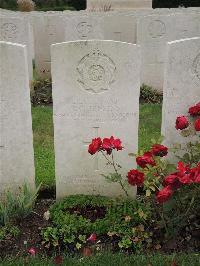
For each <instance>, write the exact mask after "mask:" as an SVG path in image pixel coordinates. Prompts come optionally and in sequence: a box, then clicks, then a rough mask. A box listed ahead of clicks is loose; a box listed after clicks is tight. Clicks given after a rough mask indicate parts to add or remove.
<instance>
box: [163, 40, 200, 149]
mask: <svg viewBox="0 0 200 266" xmlns="http://www.w3.org/2000/svg"><path fill="white" fill-rule="evenodd" d="M167 50H168V51H167V58H168V60H167V63H166V68H165V79H164V91H163V96H164V100H163V117H162V135H163V136H164V137H165V144H166V145H168V146H169V147H173V145H176V144H177V143H180V144H181V143H186V142H188V141H189V140H190V138H188V137H187V138H184V137H182V136H181V135H180V134H179V132H178V131H177V130H176V129H175V121H176V118H177V116H181V115H186V116H187V115H188V113H187V112H188V108H189V107H190V106H193V105H195V104H196V103H198V102H199V101H200V38H191V39H184V40H179V41H174V42H169V43H168V45H167Z"/></svg>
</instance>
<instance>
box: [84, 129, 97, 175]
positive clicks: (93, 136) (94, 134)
mask: <svg viewBox="0 0 200 266" xmlns="http://www.w3.org/2000/svg"><path fill="white" fill-rule="evenodd" d="M92 130H93V132H92V137H91V139H89V140H84V141H83V144H84V146H85V147H88V145H89V144H90V143H91V141H92V139H93V138H96V137H99V127H93V128H92ZM94 156H95V159H94V170H95V171H98V170H99V156H98V153H97V154H95V155H94Z"/></svg>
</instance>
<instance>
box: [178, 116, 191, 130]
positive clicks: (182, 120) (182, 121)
mask: <svg viewBox="0 0 200 266" xmlns="http://www.w3.org/2000/svg"><path fill="white" fill-rule="evenodd" d="M188 126H189V121H188V119H187V117H185V116H178V117H177V119H176V129H177V130H178V129H180V130H183V129H185V128H187V127H188Z"/></svg>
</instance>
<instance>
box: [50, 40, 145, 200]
mask: <svg viewBox="0 0 200 266" xmlns="http://www.w3.org/2000/svg"><path fill="white" fill-rule="evenodd" d="M139 76H140V53H139V48H138V47H137V46H136V45H133V44H128V43H122V42H114V41H77V42H68V43H61V44H55V45H52V79H53V101H54V130H55V131H54V134H55V135H54V138H55V155H56V187H57V198H62V197H64V196H66V195H70V194H78V193H80V194H101V195H107V196H120V195H123V191H122V190H121V188H120V186H119V185H116V184H114V185H113V184H112V185H110V184H108V183H107V182H106V181H105V179H104V177H102V176H101V173H104V174H105V173H110V172H111V171H113V170H111V169H110V168H109V167H105V164H106V160H105V159H104V158H102V156H101V155H100V154H99V155H97V156H95V155H94V156H91V155H89V154H88V152H87V149H88V145H89V143H90V141H91V140H92V138H95V137H98V136H99V137H106V136H107V137H108V136H111V135H114V136H115V137H119V138H121V140H122V142H123V145H124V147H125V149H124V150H123V151H120V152H118V153H117V154H116V159H117V161H118V162H119V163H120V164H121V165H123V174H124V177H126V174H127V171H128V170H130V169H131V168H134V167H135V163H134V161H133V158H129V156H128V154H129V153H130V152H137V147H138V119H139V118H138V117H139V90H140V89H139V88H140V78H139ZM135 193H136V191H135V189H133V188H131V189H130V195H131V196H134V195H135Z"/></svg>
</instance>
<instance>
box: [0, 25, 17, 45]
mask: <svg viewBox="0 0 200 266" xmlns="http://www.w3.org/2000/svg"><path fill="white" fill-rule="evenodd" d="M1 35H2V37H3V39H4V40H6V41H12V40H14V39H16V38H17V26H16V25H15V24H13V23H4V24H3V25H2V27H1Z"/></svg>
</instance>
